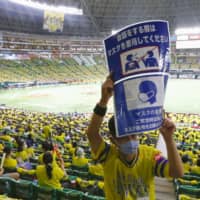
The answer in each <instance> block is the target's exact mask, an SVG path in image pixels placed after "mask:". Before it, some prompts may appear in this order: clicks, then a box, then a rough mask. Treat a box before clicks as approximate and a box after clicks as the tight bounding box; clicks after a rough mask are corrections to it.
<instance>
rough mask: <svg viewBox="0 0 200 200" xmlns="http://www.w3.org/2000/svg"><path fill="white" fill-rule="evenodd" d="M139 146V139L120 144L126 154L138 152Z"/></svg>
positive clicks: (121, 149)
mask: <svg viewBox="0 0 200 200" xmlns="http://www.w3.org/2000/svg"><path fill="white" fill-rule="evenodd" d="M138 146H139V141H138V140H130V141H128V142H126V143H123V144H119V149H120V151H121V152H122V153H124V154H126V155H127V154H136V153H137V149H138Z"/></svg>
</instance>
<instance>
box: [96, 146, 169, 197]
mask: <svg viewBox="0 0 200 200" xmlns="http://www.w3.org/2000/svg"><path fill="white" fill-rule="evenodd" d="M93 156H94V159H95V160H98V161H99V162H101V163H102V166H103V169H104V188H105V195H106V198H107V199H109V200H121V199H123V200H135V199H137V198H138V197H143V198H144V199H149V200H154V199H156V198H155V191H154V190H155V185H154V176H163V177H169V165H168V161H167V160H166V159H165V158H163V157H162V156H160V152H159V151H158V150H156V149H154V148H153V147H148V146H145V145H140V147H139V151H138V154H137V156H136V158H135V160H134V161H133V162H132V163H130V164H128V163H126V162H125V161H123V158H120V156H119V152H118V150H117V149H116V148H115V146H114V145H109V144H107V143H105V142H102V143H101V145H100V147H99V150H98V152H97V153H96V155H94V154H93ZM148 197H149V198H148Z"/></svg>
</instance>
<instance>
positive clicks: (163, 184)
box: [155, 177, 176, 200]
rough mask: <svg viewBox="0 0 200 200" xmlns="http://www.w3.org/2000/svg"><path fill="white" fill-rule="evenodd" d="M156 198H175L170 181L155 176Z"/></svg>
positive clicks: (168, 199) (169, 199) (162, 199)
mask: <svg viewBox="0 0 200 200" xmlns="http://www.w3.org/2000/svg"><path fill="white" fill-rule="evenodd" d="M155 185H156V187H155V191H156V200H176V195H175V191H174V186H173V183H172V181H169V180H167V179H165V178H159V177H156V178H155Z"/></svg>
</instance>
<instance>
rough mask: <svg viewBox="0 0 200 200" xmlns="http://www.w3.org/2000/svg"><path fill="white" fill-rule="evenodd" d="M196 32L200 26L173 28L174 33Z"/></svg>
mask: <svg viewBox="0 0 200 200" xmlns="http://www.w3.org/2000/svg"><path fill="white" fill-rule="evenodd" d="M197 33H200V27H191V28H178V29H176V30H175V34H176V35H184V34H197Z"/></svg>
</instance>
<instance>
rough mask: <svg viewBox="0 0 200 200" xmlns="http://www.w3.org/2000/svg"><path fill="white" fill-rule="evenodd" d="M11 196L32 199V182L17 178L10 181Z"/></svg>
mask: <svg viewBox="0 0 200 200" xmlns="http://www.w3.org/2000/svg"><path fill="white" fill-rule="evenodd" d="M11 196H12V197H14V198H20V199H27V200H28V199H33V198H32V182H31V181H25V180H19V181H12V182H11Z"/></svg>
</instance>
